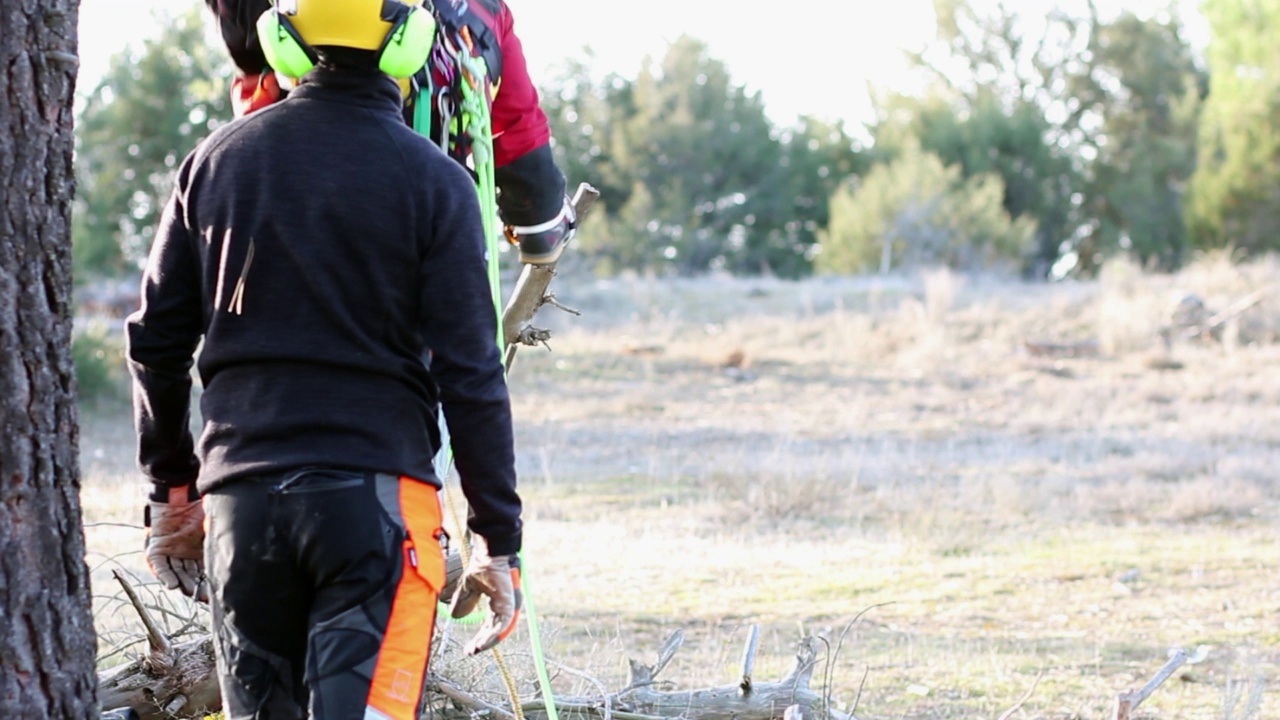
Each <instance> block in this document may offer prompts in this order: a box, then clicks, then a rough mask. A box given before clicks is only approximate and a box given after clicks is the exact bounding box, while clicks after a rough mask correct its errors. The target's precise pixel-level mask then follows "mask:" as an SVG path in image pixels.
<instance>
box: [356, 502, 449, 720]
mask: <svg viewBox="0 0 1280 720" xmlns="http://www.w3.org/2000/svg"><path fill="white" fill-rule="evenodd" d="M400 513H401V515H402V516H403V517H404V525H405V529H406V530H407V535H406V538H405V542H404V572H403V573H402V574H401V576H400V583H399V585H398V586H397V587H396V594H395V599H394V600H393V601H392V604H391V617H390V618H389V619H388V621H387V629H386V633H385V634H384V635H383V639H382V647H381V649H379V651H378V663H377V665H376V666H375V667H374V671H373V682H372V683H371V684H370V686H369V698H368V700H367V701H366V704H367V705H368V709H369V710H370V711H372V712H370V713H369V715H370V716H372V717H379V718H388V720H415V718H416V717H417V713H418V705H419V703H420V702H421V699H422V683H423V680H424V678H425V676H426V672H427V660H428V658H429V657H430V656H431V635H432V632H433V630H434V628H435V622H436V603H437V602H438V599H439V593H440V587H441V586H443V585H444V553H442V552H440V545H439V541H438V537H439V536H438V533H439V532H440V528H441V512H440V497H439V494H438V493H437V492H436V489H435V488H434V487H432V486H431V485H428V484H426V483H424V482H420V481H418V480H414V479H413V478H407V477H402V478H400Z"/></svg>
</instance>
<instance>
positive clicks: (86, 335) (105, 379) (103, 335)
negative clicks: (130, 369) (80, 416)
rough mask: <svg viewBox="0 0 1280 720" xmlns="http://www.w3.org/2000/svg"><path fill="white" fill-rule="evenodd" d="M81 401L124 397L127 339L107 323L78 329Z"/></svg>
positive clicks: (74, 341) (75, 355) (75, 348)
mask: <svg viewBox="0 0 1280 720" xmlns="http://www.w3.org/2000/svg"><path fill="white" fill-rule="evenodd" d="M71 359H72V361H73V362H74V363H75V368H76V392H77V397H78V398H79V400H80V401H82V402H84V401H89V402H96V401H99V400H110V399H117V398H120V397H122V396H123V395H124V385H125V381H126V373H125V364H124V339H123V338H122V337H120V336H119V335H117V334H114V333H112V331H111V328H110V327H109V326H108V325H107V324H106V323H103V322H93V323H89V324H88V325H86V326H85V327H83V328H80V327H77V328H76V329H75V332H74V334H73V335H72V338H71Z"/></svg>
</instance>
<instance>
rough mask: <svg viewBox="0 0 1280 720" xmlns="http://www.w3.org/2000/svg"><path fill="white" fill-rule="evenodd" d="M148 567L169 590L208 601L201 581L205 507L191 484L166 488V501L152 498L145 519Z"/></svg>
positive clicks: (204, 586) (202, 579)
mask: <svg viewBox="0 0 1280 720" xmlns="http://www.w3.org/2000/svg"><path fill="white" fill-rule="evenodd" d="M144 521H145V523H146V526H147V565H148V566H149V567H150V568H151V572H152V574H154V575H155V576H156V579H157V580H159V581H160V582H161V584H163V585H164V586H165V588H166V589H168V590H178V591H180V592H181V593H182V594H183V595H186V596H187V597H190V598H195V599H196V600H198V601H200V602H208V600H209V595H208V591H207V589H206V584H205V582H204V579H205V578H204V506H203V505H202V504H201V503H200V496H199V495H198V494H197V493H196V492H195V488H193V487H192V486H190V485H183V486H181V487H173V488H169V489H168V498H167V501H166V502H160V501H157V500H154V499H152V500H151V501H150V502H148V503H147V509H146V513H145V516H144Z"/></svg>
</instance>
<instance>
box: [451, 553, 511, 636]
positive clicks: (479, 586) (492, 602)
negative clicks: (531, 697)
mask: <svg viewBox="0 0 1280 720" xmlns="http://www.w3.org/2000/svg"><path fill="white" fill-rule="evenodd" d="M446 587H448V586H447V585H446ZM482 596H483V597H487V598H489V613H488V615H487V616H486V617H485V620H484V623H483V624H482V625H481V626H480V630H479V631H478V632H477V633H476V634H475V636H474V637H472V638H471V640H470V641H469V642H467V646H466V648H464V650H463V651H464V652H465V653H466V654H467V655H475V654H476V653H482V652H484V651H485V650H488V649H490V648H492V647H493V646H494V645H497V644H498V643H500V642H502V641H503V640H505V639H506V638H507V636H508V635H510V634H511V631H512V630H515V627H516V620H517V619H519V617H520V605H521V602H522V599H521V596H520V558H519V557H517V556H515V555H502V556H499V557H490V556H489V549H488V547H487V546H486V545H485V544H484V543H483V542H477V543H476V548H475V550H474V551H473V553H472V556H471V562H470V563H469V564H468V565H467V571H466V573H464V574H463V576H462V588H461V590H460V591H459V592H458V598H457V600H456V601H455V602H454V603H453V610H452V612H451V614H452V615H453V617H454V618H455V619H456V618H464V617H466V616H468V615H470V614H471V612H472V611H473V610H475V609H476V605H478V604H479V603H480V598H481V597H482Z"/></svg>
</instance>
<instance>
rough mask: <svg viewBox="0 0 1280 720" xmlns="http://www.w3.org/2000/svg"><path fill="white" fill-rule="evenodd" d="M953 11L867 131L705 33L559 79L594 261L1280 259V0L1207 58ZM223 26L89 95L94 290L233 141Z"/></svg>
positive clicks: (1049, 272) (1230, 25) (127, 57)
mask: <svg viewBox="0 0 1280 720" xmlns="http://www.w3.org/2000/svg"><path fill="white" fill-rule="evenodd" d="M982 7H984V8H985V5H983V6H982ZM935 9H936V11H937V42H936V43H933V44H932V45H931V46H930V47H929V49H928V50H927V51H925V52H921V53H917V54H914V55H912V56H911V62H912V65H913V66H914V68H915V69H916V71H918V72H920V73H922V74H924V75H926V76H927V77H928V82H927V84H926V85H925V88H926V89H925V90H924V91H923V92H917V93H913V94H906V93H902V92H895V91H892V90H882V91H879V92H877V93H876V96H875V97H874V105H875V110H876V112H875V117H874V118H873V119H872V120H871V121H870V122H867V123H866V124H865V127H863V128H862V130H863V132H859V133H854V132H851V130H850V127H849V126H848V125H847V124H846V123H844V122H830V121H825V120H822V119H819V118H814V117H802V118H800V119H799V120H798V121H797V122H795V123H794V124H792V125H790V126H779V125H777V124H775V123H774V122H772V121H771V120H770V119H769V117H768V115H767V113H766V105H765V98H764V97H763V96H762V95H761V94H759V93H751V92H749V91H748V90H747V89H746V88H745V86H744V85H743V84H741V83H739V82H737V81H736V80H735V79H734V78H733V77H732V76H731V74H730V73H729V70H728V68H727V67H726V65H725V63H724V62H722V61H720V60H718V59H717V58H715V57H712V56H711V55H710V53H709V52H708V49H707V47H706V45H705V44H704V43H702V42H701V41H699V40H697V39H696V38H693V37H687V36H686V37H681V38H680V39H678V40H676V41H674V42H673V43H671V44H670V45H669V47H668V48H667V50H666V53H665V55H664V56H663V57H661V58H658V59H655V60H654V61H653V62H649V63H646V64H644V65H643V66H642V67H641V68H640V69H639V71H638V72H637V73H636V74H635V75H634V76H633V77H626V76H623V75H621V74H617V73H613V74H607V75H604V76H601V75H600V74H598V73H595V72H593V71H592V67H591V56H590V52H589V49H588V50H587V52H586V53H585V55H584V57H582V58H579V59H577V60H574V61H571V62H569V63H567V64H566V65H565V66H564V68H563V70H562V72H560V73H559V74H557V75H556V76H554V77H551V78H545V79H543V80H544V82H543V83H542V84H541V92H542V98H543V106H544V108H545V110H546V111H547V114H548V116H549V117H550V119H551V123H552V131H553V135H554V137H555V140H556V148H555V149H556V153H557V157H558V159H559V160H560V162H561V164H562V167H563V168H564V169H565V172H566V175H567V176H568V177H569V179H570V183H571V185H572V184H575V183H576V182H577V181H579V180H586V181H589V182H591V183H592V184H593V185H596V186H597V187H598V188H599V189H600V190H601V192H602V196H601V202H600V203H599V206H598V207H597V208H596V210H594V211H593V214H592V217H590V218H588V219H587V224H588V226H587V227H586V228H584V229H583V232H582V233H581V234H580V238H581V246H582V247H581V251H582V256H583V257H584V258H585V259H586V260H587V261H589V262H590V263H591V264H592V265H593V267H595V268H596V270H597V271H598V272H600V273H602V274H611V273H617V272H621V271H627V270H630V271H639V272H653V273H670V274H681V275H694V274H699V273H706V272H712V271H723V272H729V273H733V274H773V275H777V276H782V277H789V278H793V277H802V276H805V275H809V274H812V273H815V272H827V273H846V274H847V273H861V272H893V271H896V270H899V269H904V268H910V267H913V266H925V265H937V264H944V265H947V266H950V267H953V268H957V269H984V270H993V269H995V270H1004V271H1007V272H1016V273H1021V274H1023V275H1025V276H1028V277H1035V278H1044V277H1059V276H1064V275H1067V274H1089V273H1092V272H1093V271H1095V270H1096V269H1097V268H1098V267H1099V266H1100V265H1101V263H1102V262H1103V261H1104V260H1105V259H1106V258H1108V257H1111V256H1113V255H1116V254H1120V253H1124V254H1129V255H1131V256H1133V257H1135V258H1136V259H1137V260H1138V261H1140V262H1142V263H1143V264H1145V265H1146V266H1148V267H1151V268H1153V269H1160V270H1173V269H1176V268H1178V267H1179V266H1180V265H1182V264H1183V263H1184V262H1186V261H1187V260H1188V259H1190V257H1191V255H1192V253H1194V252H1195V251H1197V250H1205V249H1216V248H1232V249H1234V250H1236V251H1237V252H1239V253H1241V254H1243V255H1252V254H1260V253H1266V252H1269V251H1274V250H1277V249H1280V232H1277V230H1280V164H1277V162H1276V160H1277V156H1278V155H1280V129H1278V128H1280V62H1277V61H1278V60H1280V57H1277V55H1280V49H1277V48H1280V42H1276V40H1277V39H1280V38H1278V37H1277V34H1278V33H1280V30H1275V29H1274V28H1277V27H1280V0H1257V1H1256V2H1251V3H1239V2H1233V1H1232V0H1205V1H1204V2H1203V3H1202V6H1201V12H1203V13H1204V15H1205V19H1206V20H1207V21H1208V25H1209V28H1210V31H1211V38H1210V41H1209V43H1208V46H1207V48H1206V49H1205V50H1204V51H1203V52H1200V51H1198V50H1197V49H1196V48H1193V47H1192V45H1191V43H1190V42H1189V40H1188V38H1187V31H1186V26H1185V24H1184V21H1183V19H1182V18H1180V17H1179V16H1178V15H1177V14H1176V13H1174V12H1163V13H1157V14H1155V15H1152V16H1140V15H1137V14H1134V13H1133V12H1129V11H1124V12H1121V13H1119V14H1118V15H1115V16H1105V17H1104V16H1102V15H1101V14H1100V13H1099V12H1098V10H1097V9H1096V7H1094V5H1093V3H1088V4H1087V6H1086V7H1084V8H1083V9H1080V10H1079V11H1071V10H1066V9H1058V10H1055V11H1053V12H1052V13H1050V14H1049V15H1048V16H1047V17H1044V18H1040V17H1037V18H1036V22H1034V23H1031V22H1027V18H1023V17H1020V15H1019V11H1018V10H1017V7H1016V5H1015V4H1010V5H1005V4H1003V3H1002V4H998V5H997V7H996V8H995V9H993V10H986V9H979V6H978V5H977V4H975V3H972V2H970V0H935ZM207 25H208V19H207V18H205V17H203V16H202V15H201V14H200V13H199V12H196V11H192V12H190V13H187V14H184V15H179V16H176V17H175V18H173V19H172V20H170V21H169V22H167V23H166V24H165V25H164V26H163V27H162V28H161V30H160V31H159V33H158V34H157V36H156V37H154V38H152V39H149V40H147V41H145V42H143V43H142V45H141V46H140V47H136V48H130V49H128V50H126V51H124V52H122V53H121V54H119V55H118V56H116V57H115V58H114V59H113V61H112V62H111V65H110V68H109V70H108V72H107V74H106V75H105V76H104V78H103V79H102V81H101V82H100V83H99V84H98V86H97V87H95V88H93V89H92V91H91V92H90V93H89V95H88V96H87V97H86V98H85V100H84V102H83V107H82V109H81V111H80V116H79V126H78V132H77V158H78V161H77V168H78V174H79V183H80V191H79V194H78V198H77V206H76V209H77V212H76V216H75V263H76V269H77V272H78V275H80V276H89V275H93V274H96V273H113V272H115V273H119V272H124V271H127V270H129V269H131V268H133V267H136V265H137V264H138V262H139V261H140V259H141V258H142V257H143V256H144V255H145V253H146V249H147V247H148V245H149V242H150V238H151V235H152V233H154V227H155V223H156V220H157V217H156V214H157V212H158V208H159V207H160V205H161V203H162V201H163V198H164V194H165V193H166V192H167V190H168V187H169V185H170V183H171V181H172V175H173V172H174V170H175V168H176V163H177V162H178V161H179V160H180V159H181V157H182V155H184V154H185V153H186V152H187V151H188V150H189V149H190V148H191V147H192V146H193V145H194V143H195V142H196V141H197V140H198V139H199V138H200V137H202V136H203V135H205V134H206V133H207V132H209V131H210V130H211V129H212V128H213V127H216V125H217V124H218V123H221V122H225V121H227V119H228V117H229V107H228V104H227V102H226V86H227V81H228V78H229V75H230V66H229V64H228V62H227V61H226V59H225V57H224V53H222V52H221V48H218V47H216V44H215V43H211V41H210V35H209V32H208V29H209V28H208V26H207ZM830 71H831V72H832V73H833V74H836V75H838V73H839V68H832V69H831V70H830ZM832 87H833V90H832V91H833V92H838V91H839V89H838V87H839V86H838V83H833V84H832Z"/></svg>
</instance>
